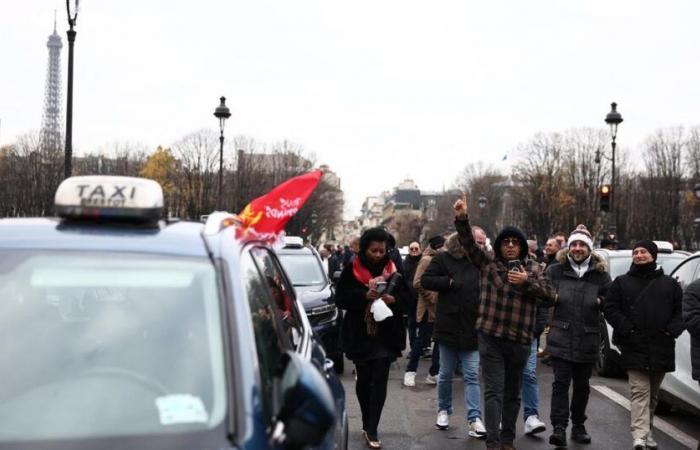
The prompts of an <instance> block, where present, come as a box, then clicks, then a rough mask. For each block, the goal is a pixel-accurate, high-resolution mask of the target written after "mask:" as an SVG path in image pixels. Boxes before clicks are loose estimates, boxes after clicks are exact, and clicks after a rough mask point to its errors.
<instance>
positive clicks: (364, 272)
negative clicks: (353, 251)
mask: <svg viewBox="0 0 700 450" xmlns="http://www.w3.org/2000/svg"><path fill="white" fill-rule="evenodd" d="M394 272H396V266H395V265H394V262H393V261H392V260H389V261H388V262H387V263H386V266H384V270H382V275H381V277H382V278H384V281H386V280H388V279H389V278H390V277H391V276H392V275H393V274H394ZM352 274H353V275H355V279H356V280H357V281H359V282H360V283H362V285H364V286H369V280H371V279H372V278H376V277H375V276H373V275H372V274H371V273H370V272H369V270H368V269H367V268H366V267H365V266H363V265H362V263H361V262H360V258H358V257H357V256H356V257H355V258H353V260H352Z"/></svg>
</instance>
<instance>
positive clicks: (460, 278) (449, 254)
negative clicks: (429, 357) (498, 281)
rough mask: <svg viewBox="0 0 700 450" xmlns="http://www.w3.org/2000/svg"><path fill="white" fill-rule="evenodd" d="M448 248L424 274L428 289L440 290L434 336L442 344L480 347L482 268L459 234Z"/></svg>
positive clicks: (453, 237) (423, 283)
mask: <svg viewBox="0 0 700 450" xmlns="http://www.w3.org/2000/svg"><path fill="white" fill-rule="evenodd" d="M445 248H446V250H447V251H444V252H439V253H438V254H437V255H435V256H434V257H433V259H432V261H430V264H429V265H428V268H427V269H426V270H425V272H424V273H423V275H422V277H421V284H422V286H423V287H424V288H425V289H428V290H431V291H437V292H438V301H437V309H436V318H435V328H434V332H433V333H434V334H433V337H434V339H435V342H437V343H438V344H443V345H447V346H450V347H453V348H456V349H459V350H476V349H477V347H478V345H477V339H476V328H475V324H476V316H477V314H478V311H479V269H478V268H477V267H476V266H475V265H474V264H472V263H471V261H470V260H469V257H468V256H467V253H466V251H465V250H464V247H462V245H461V244H460V242H459V236H458V235H457V233H454V234H453V235H452V236H450V237H449V238H448V239H447V242H446V243H445Z"/></svg>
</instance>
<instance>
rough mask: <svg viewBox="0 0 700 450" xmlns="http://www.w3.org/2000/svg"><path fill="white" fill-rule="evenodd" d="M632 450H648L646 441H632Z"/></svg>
mask: <svg viewBox="0 0 700 450" xmlns="http://www.w3.org/2000/svg"><path fill="white" fill-rule="evenodd" d="M632 448H633V449H634V450H645V449H646V448H647V441H646V439H635V440H634V441H632Z"/></svg>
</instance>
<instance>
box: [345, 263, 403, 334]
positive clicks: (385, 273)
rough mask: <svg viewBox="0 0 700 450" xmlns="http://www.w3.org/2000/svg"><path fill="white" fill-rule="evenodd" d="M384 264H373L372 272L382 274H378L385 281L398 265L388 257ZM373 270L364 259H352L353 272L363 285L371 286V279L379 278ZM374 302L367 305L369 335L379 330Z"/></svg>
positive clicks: (366, 320) (366, 314) (366, 318)
mask: <svg viewBox="0 0 700 450" xmlns="http://www.w3.org/2000/svg"><path fill="white" fill-rule="evenodd" d="M384 264H385V265H384V266H381V265H373V266H374V267H372V269H373V270H372V272H374V273H379V274H380V275H378V276H380V277H382V279H384V281H387V280H388V279H389V278H391V276H392V275H393V274H394V273H395V272H396V266H395V265H394V262H393V261H392V260H390V259H387V260H386V262H385V263H384ZM372 272H371V271H370V269H368V268H367V267H365V265H364V264H363V261H360V258H354V259H353V260H352V274H353V275H354V276H355V279H356V280H357V281H359V282H360V283H362V285H363V286H367V287H369V281H370V280H371V279H374V278H377V277H376V276H373V275H372ZM372 303H373V302H367V306H366V307H365V323H366V324H367V335H368V336H376V335H377V332H378V331H379V325H377V322H376V321H375V320H374V315H373V314H372V311H371V310H372Z"/></svg>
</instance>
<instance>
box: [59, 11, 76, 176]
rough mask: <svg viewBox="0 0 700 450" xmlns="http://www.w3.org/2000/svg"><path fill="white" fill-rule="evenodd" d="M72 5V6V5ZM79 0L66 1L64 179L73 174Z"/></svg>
mask: <svg viewBox="0 0 700 450" xmlns="http://www.w3.org/2000/svg"><path fill="white" fill-rule="evenodd" d="M71 3H72V4H71ZM78 3H79V0H72V1H71V0H66V12H67V13H68V26H69V29H68V31H67V32H66V34H67V35H68V92H67V93H66V103H67V104H66V149H65V160H64V162H63V178H68V177H69V176H71V173H72V172H73V44H74V43H75V35H76V32H75V30H74V29H73V27H74V26H75V24H76V22H77V20H78Z"/></svg>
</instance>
